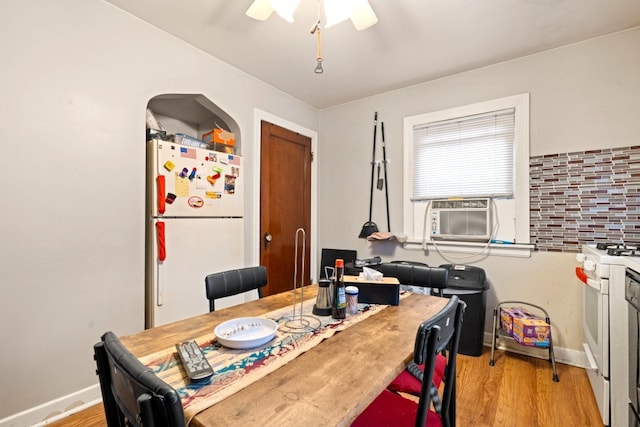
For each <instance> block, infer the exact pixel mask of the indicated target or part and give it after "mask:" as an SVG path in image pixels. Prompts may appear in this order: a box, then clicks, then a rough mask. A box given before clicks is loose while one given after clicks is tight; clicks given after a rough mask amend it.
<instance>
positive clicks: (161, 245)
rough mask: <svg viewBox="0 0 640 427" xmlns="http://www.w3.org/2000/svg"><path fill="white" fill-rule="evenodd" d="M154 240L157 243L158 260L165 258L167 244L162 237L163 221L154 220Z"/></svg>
mask: <svg viewBox="0 0 640 427" xmlns="http://www.w3.org/2000/svg"><path fill="white" fill-rule="evenodd" d="M156 241H157V244H158V261H160V262H162V261H164V260H165V259H167V245H166V243H165V238H164V222H162V221H158V222H156Z"/></svg>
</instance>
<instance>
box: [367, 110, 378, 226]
mask: <svg viewBox="0 0 640 427" xmlns="http://www.w3.org/2000/svg"><path fill="white" fill-rule="evenodd" d="M377 132H378V112H377V111H376V112H375V116H374V117H373V157H372V159H371V192H370V194H369V222H371V218H372V217H373V181H374V179H375V168H376V134H377Z"/></svg>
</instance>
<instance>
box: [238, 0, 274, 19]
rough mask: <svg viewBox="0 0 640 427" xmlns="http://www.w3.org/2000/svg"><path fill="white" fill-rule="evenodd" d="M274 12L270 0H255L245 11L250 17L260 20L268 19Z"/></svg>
mask: <svg viewBox="0 0 640 427" xmlns="http://www.w3.org/2000/svg"><path fill="white" fill-rule="evenodd" d="M272 13H273V8H272V7H271V4H270V3H269V0H254V1H253V3H252V4H251V6H249V9H247V11H246V12H245V14H246V15H247V16H248V17H249V18H253V19H257V20H258V21H266V20H267V19H269V17H270V16H271V14H272Z"/></svg>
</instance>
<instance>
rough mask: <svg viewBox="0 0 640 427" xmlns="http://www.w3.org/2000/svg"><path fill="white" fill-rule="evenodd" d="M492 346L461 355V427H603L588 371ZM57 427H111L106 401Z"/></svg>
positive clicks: (459, 365)
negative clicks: (491, 361)
mask: <svg viewBox="0 0 640 427" xmlns="http://www.w3.org/2000/svg"><path fill="white" fill-rule="evenodd" d="M489 353H490V349H489V348H487V347H485V351H484V354H483V355H482V356H480V357H470V356H464V355H460V356H459V358H458V382H457V393H458V396H457V399H458V400H457V402H458V404H457V411H458V413H457V426H458V427H493V426H500V427H556V426H557V427H572V426H576V427H578V426H579V427H592V426H593V427H595V426H598V427H601V426H602V422H600V418H599V413H598V407H597V405H596V401H595V398H594V397H593V393H592V391H591V388H590V386H589V379H588V378H587V374H586V372H585V371H584V369H580V368H576V367H573V366H568V365H563V364H556V366H557V370H558V375H559V377H560V382H558V383H555V382H553V380H552V378H551V377H552V371H551V363H549V362H548V361H546V360H542V359H537V358H532V357H526V356H521V355H517V354H514V353H507V352H504V351H496V363H495V366H489V356H490V354H489ZM50 426H53V427H80V426H82V427H94V426H96V427H98V426H100V427H101V426H106V421H105V419H104V413H103V409H102V405H98V406H94V407H92V408H89V409H87V410H85V411H82V412H79V413H77V414H74V415H71V416H69V417H67V418H65V419H64V420H61V421H58V422H56V423H52V424H50Z"/></svg>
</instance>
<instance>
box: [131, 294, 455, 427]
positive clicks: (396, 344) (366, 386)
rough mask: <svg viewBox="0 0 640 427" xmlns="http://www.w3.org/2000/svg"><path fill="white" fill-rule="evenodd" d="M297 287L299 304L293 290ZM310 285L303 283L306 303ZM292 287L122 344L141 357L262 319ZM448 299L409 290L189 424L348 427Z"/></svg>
mask: <svg viewBox="0 0 640 427" xmlns="http://www.w3.org/2000/svg"><path fill="white" fill-rule="evenodd" d="M295 292H296V301H297V302H298V305H299V302H300V300H301V298H300V289H298V290H297V291H295ZM316 293H317V286H316V285H313V286H307V287H305V288H304V299H305V300H306V302H305V304H313V302H314V301H315V296H316ZM293 299H294V291H288V292H283V293H280V294H276V295H272V296H268V297H264V298H261V299H257V300H254V301H250V302H246V303H244V304H240V305H237V306H234V307H229V308H225V309H222V310H218V311H215V312H212V313H207V314H203V315H200V316H196V317H192V318H189V319H186V320H182V321H179V322H175V323H171V324H168V325H164V326H159V327H155V328H152V329H147V330H145V331H142V332H140V333H137V334H134V335H129V336H123V337H121V340H122V342H123V344H124V345H125V346H126V347H127V348H128V349H129V350H130V351H131V352H132V353H133V354H134V355H136V356H137V357H144V356H147V355H149V354H152V353H154V352H157V351H159V350H162V349H165V348H168V347H171V346H173V345H175V343H177V342H182V341H185V340H189V339H194V338H196V337H200V336H203V335H205V334H210V333H211V332H212V331H213V329H214V328H215V327H216V326H217V325H218V324H220V323H222V322H224V321H226V320H231V319H234V318H238V317H248V316H261V315H264V314H265V313H269V312H271V311H273V310H276V309H279V308H282V307H286V306H287V305H292V303H293ZM446 302H447V299H445V298H440V297H435V296H427V295H420V294H410V295H408V296H405V297H403V298H402V299H401V302H400V304H399V305H397V306H389V307H386V308H385V309H383V310H382V311H380V312H378V313H376V314H375V315H373V316H371V317H368V318H366V319H364V320H362V321H360V322H359V323H356V324H354V325H353V326H350V327H349V328H347V329H345V330H343V331H341V332H338V333H337V334H335V335H334V336H332V337H331V338H328V339H326V340H324V341H323V342H321V343H320V344H318V345H316V346H315V347H313V348H312V349H310V350H308V351H307V352H305V353H303V354H301V355H299V356H298V357H296V358H295V359H294V360H292V361H290V362H289V363H287V364H286V365H284V366H281V367H279V368H278V369H277V370H275V371H274V372H271V373H270V374H268V375H266V376H265V377H263V378H261V379H259V380H258V381H256V382H254V383H252V384H250V385H248V386H247V387H245V388H243V389H242V390H240V391H238V392H236V393H235V394H233V395H231V396H229V397H227V398H225V399H224V400H222V401H220V402H218V403H216V404H215V405H213V406H211V407H209V408H207V409H205V410H204V411H202V412H200V413H198V414H197V415H196V416H195V417H194V418H193V420H192V421H191V423H190V425H191V426H196V427H198V426H243V427H246V426H267V425H278V426H288V425H304V426H348V425H350V424H351V422H352V421H353V420H354V419H355V418H356V417H357V416H358V414H360V413H361V412H362V411H363V410H364V409H365V408H366V407H367V406H368V405H369V404H370V403H371V402H372V401H373V400H374V399H375V397H376V396H377V395H378V394H379V393H380V392H381V391H382V390H384V389H385V387H386V386H387V385H388V384H389V383H390V382H391V380H393V378H395V377H396V376H397V375H398V374H399V373H400V372H402V370H403V369H404V368H405V367H406V365H407V363H408V362H409V361H410V360H411V358H412V355H413V346H414V341H415V335H416V332H417V329H418V325H419V324H420V323H421V322H423V321H424V320H426V319H428V318H429V317H431V316H432V315H434V314H436V313H437V312H438V311H439V310H440V309H442V308H443V307H444V306H445V305H446Z"/></svg>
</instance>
